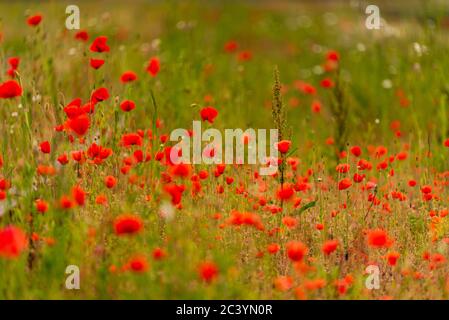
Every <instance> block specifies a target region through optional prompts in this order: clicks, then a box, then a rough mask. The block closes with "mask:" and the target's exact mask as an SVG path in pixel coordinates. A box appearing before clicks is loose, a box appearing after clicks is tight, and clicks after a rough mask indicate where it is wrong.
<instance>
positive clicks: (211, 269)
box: [199, 261, 218, 283]
mask: <svg viewBox="0 0 449 320" xmlns="http://www.w3.org/2000/svg"><path fill="white" fill-rule="evenodd" d="M199 275H200V277H201V279H202V280H203V281H206V282H208V283H210V282H212V281H213V280H214V279H215V278H217V276H218V267H217V265H216V264H215V263H214V262H209V261H208V262H203V263H201V264H200V266H199Z"/></svg>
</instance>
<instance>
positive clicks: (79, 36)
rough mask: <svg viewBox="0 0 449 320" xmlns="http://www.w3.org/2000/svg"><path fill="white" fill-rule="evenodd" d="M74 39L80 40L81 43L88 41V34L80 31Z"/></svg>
mask: <svg viewBox="0 0 449 320" xmlns="http://www.w3.org/2000/svg"><path fill="white" fill-rule="evenodd" d="M75 39H77V40H81V41H87V40H89V34H88V33H87V31H85V30H80V31H78V32H77V33H76V34H75Z"/></svg>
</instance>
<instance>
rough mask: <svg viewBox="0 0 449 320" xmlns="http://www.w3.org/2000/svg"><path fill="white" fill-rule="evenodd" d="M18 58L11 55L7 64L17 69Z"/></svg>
mask: <svg viewBox="0 0 449 320" xmlns="http://www.w3.org/2000/svg"><path fill="white" fill-rule="evenodd" d="M19 63H20V58H18V57H11V58H9V59H8V64H9V65H10V66H11V69H14V70H15V69H17V68H18V67H19Z"/></svg>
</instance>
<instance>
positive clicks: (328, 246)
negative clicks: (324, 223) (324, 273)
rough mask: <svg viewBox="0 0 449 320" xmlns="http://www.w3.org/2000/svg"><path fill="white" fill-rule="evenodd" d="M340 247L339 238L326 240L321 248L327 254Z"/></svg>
mask: <svg viewBox="0 0 449 320" xmlns="http://www.w3.org/2000/svg"><path fill="white" fill-rule="evenodd" d="M337 247H338V240H327V241H326V242H324V244H323V247H322V248H321V250H322V251H323V253H324V254H325V255H327V256H328V255H330V254H331V253H332V252H334V251H335V250H336V249H337Z"/></svg>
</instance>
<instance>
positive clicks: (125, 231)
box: [114, 214, 143, 236]
mask: <svg viewBox="0 0 449 320" xmlns="http://www.w3.org/2000/svg"><path fill="white" fill-rule="evenodd" d="M142 228H143V222H142V219H141V218H140V217H139V216H136V215H132V214H122V215H120V216H118V217H117V218H115V220H114V231H115V234H116V235H119V236H121V235H131V234H136V233H138V232H140V231H141V230H142Z"/></svg>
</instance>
